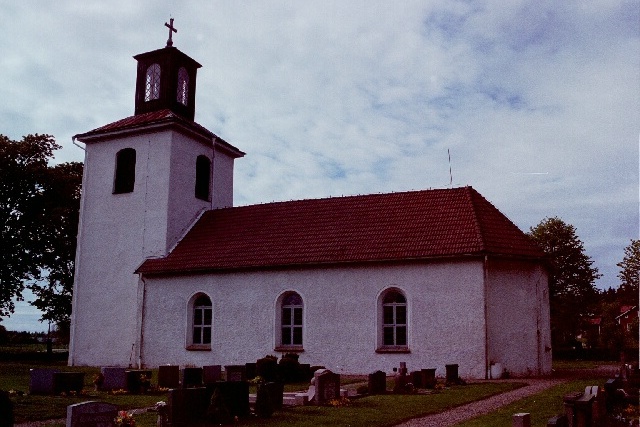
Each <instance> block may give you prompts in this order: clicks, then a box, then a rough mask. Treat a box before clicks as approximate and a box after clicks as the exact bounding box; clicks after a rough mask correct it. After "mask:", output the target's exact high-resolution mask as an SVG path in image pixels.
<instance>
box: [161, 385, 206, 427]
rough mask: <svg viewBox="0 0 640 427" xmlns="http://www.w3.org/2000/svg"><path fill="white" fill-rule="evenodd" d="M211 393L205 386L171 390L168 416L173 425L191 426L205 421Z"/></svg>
mask: <svg viewBox="0 0 640 427" xmlns="http://www.w3.org/2000/svg"><path fill="white" fill-rule="evenodd" d="M210 400H211V394H210V393H209V390H207V389H206V388H205V387H194V388H176V389H171V390H169V398H168V402H167V418H168V420H169V423H170V425H171V426H176V427H178V426H191V425H194V424H198V423H201V422H204V421H205V420H206V417H207V409H208V408H209V403H210Z"/></svg>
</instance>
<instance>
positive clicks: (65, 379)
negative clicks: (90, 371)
mask: <svg viewBox="0 0 640 427" xmlns="http://www.w3.org/2000/svg"><path fill="white" fill-rule="evenodd" d="M83 387H84V372H56V373H54V374H53V388H54V393H55V394H61V393H70V392H74V393H76V394H81V393H82V388H83Z"/></svg>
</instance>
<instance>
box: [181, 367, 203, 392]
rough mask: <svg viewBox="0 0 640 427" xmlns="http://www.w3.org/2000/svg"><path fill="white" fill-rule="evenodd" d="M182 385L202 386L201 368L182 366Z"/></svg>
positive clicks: (186, 386) (185, 386)
mask: <svg viewBox="0 0 640 427" xmlns="http://www.w3.org/2000/svg"><path fill="white" fill-rule="evenodd" d="M182 387H184V388H188V387H202V368H183V369H182Z"/></svg>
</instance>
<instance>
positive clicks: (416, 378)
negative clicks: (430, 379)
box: [411, 371, 424, 388]
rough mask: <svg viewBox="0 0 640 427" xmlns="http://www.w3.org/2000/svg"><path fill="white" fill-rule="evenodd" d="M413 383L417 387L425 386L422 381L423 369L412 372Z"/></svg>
mask: <svg viewBox="0 0 640 427" xmlns="http://www.w3.org/2000/svg"><path fill="white" fill-rule="evenodd" d="M411 383H412V384H413V386H414V387H415V388H424V384H423V383H422V371H413V372H411Z"/></svg>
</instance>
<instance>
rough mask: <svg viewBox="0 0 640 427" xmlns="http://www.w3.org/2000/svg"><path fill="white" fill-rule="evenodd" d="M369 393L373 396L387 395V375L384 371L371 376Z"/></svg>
mask: <svg viewBox="0 0 640 427" xmlns="http://www.w3.org/2000/svg"><path fill="white" fill-rule="evenodd" d="M368 392H369V394H372V395H374V394H385V393H386V392H387V374H385V373H384V372H382V371H376V372H374V373H372V374H369V384H368Z"/></svg>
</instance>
